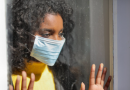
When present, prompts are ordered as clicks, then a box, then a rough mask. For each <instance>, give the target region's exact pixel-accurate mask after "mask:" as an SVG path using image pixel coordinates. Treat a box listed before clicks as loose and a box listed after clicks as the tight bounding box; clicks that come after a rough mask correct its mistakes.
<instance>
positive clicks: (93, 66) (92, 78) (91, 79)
mask: <svg viewBox="0 0 130 90" xmlns="http://www.w3.org/2000/svg"><path fill="white" fill-rule="evenodd" d="M95 67H96V66H95V64H93V65H92V67H91V72H90V78H89V85H93V84H95Z"/></svg>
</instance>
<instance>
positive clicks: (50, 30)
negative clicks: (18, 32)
mask: <svg viewBox="0 0 130 90" xmlns="http://www.w3.org/2000/svg"><path fill="white" fill-rule="evenodd" d="M40 30H43V31H48V32H52V31H54V30H53V29H47V28H44V29H40ZM61 31H63V29H61V30H60V32H61Z"/></svg>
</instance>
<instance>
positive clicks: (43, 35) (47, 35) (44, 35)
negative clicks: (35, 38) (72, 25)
mask: <svg viewBox="0 0 130 90" xmlns="http://www.w3.org/2000/svg"><path fill="white" fill-rule="evenodd" d="M50 35H51V34H42V37H45V38H48V37H49V36H50Z"/></svg>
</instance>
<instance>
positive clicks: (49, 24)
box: [40, 14, 63, 30]
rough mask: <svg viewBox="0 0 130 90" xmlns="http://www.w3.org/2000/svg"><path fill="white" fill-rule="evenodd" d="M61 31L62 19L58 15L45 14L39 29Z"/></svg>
mask: <svg viewBox="0 0 130 90" xmlns="http://www.w3.org/2000/svg"><path fill="white" fill-rule="evenodd" d="M44 28H47V29H52V30H62V29H63V19H62V17H61V16H60V15H59V14H47V15H46V16H45V18H44V20H43V22H41V24H40V29H44Z"/></svg>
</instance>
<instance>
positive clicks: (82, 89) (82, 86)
mask: <svg viewBox="0 0 130 90" xmlns="http://www.w3.org/2000/svg"><path fill="white" fill-rule="evenodd" d="M80 90H85V84H84V83H83V82H82V83H81V88H80Z"/></svg>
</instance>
